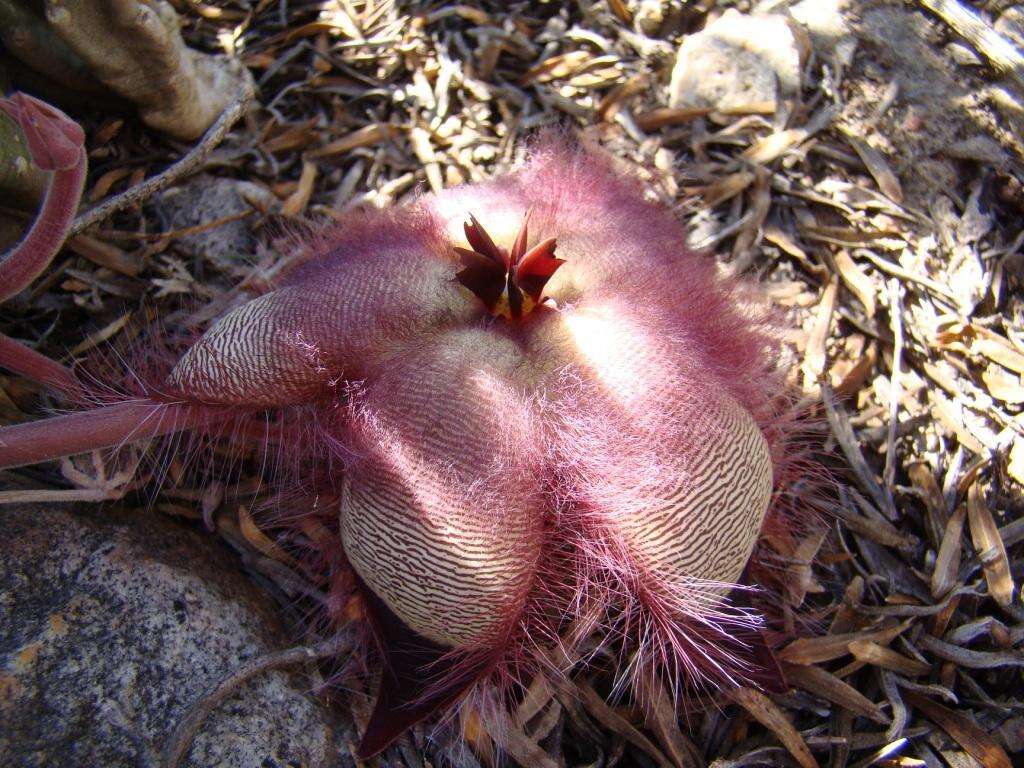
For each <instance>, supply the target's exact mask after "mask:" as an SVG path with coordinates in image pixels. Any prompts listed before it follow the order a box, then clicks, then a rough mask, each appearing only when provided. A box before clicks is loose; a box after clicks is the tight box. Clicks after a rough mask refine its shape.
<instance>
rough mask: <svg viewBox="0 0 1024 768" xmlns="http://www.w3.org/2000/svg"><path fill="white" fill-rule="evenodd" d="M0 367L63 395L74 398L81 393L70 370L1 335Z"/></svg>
mask: <svg viewBox="0 0 1024 768" xmlns="http://www.w3.org/2000/svg"><path fill="white" fill-rule="evenodd" d="M0 367H3V368H6V369H7V370H9V371H10V372H11V373H16V374H18V375H19V376H24V377H25V378H26V379H31V380H32V381H36V382H39V383H40V384H42V385H43V386H46V387H50V388H51V389H55V390H57V391H58V392H62V393H64V394H65V395H70V396H72V397H74V396H76V395H79V394H81V391H82V385H81V384H80V383H79V381H78V378H77V377H76V376H75V374H74V373H73V372H72V370H71V369H70V368H68V367H67V366H64V365H61V364H60V363H58V362H57V361H55V360H51V359H50V358H48V357H47V356H46V355H41V354H39V353H38V352H36V351H35V350H34V349H31V348H29V347H26V346H25V345H24V344H22V343H21V342H18V341H15V340H14V339H12V338H10V337H9V336H4V335H3V334H0Z"/></svg>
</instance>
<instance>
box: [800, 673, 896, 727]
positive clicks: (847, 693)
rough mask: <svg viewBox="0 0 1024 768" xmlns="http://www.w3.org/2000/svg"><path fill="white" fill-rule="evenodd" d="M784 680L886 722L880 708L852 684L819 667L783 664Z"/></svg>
mask: <svg viewBox="0 0 1024 768" xmlns="http://www.w3.org/2000/svg"><path fill="white" fill-rule="evenodd" d="M785 672H786V680H788V681H789V682H790V683H792V684H793V685H795V686H796V687H797V688H800V689H802V690H805V691H807V692H808V693H813V694H814V695H815V696H818V697H819V698H822V699H825V701H831V702H832V703H833V704H838V705H839V706H840V707H843V708H844V709H846V710H849V711H850V712H853V713H854V714H857V715H862V716H864V717H866V718H868V719H870V720H874V721H875V722H876V723H882V724H885V723H888V722H889V718H887V717H886V716H885V713H884V712H882V710H881V708H880V707H879V706H878V705H877V704H875V703H874V702H873V701H871V700H870V699H869V698H867V697H866V696H865V695H864V694H862V693H861V692H860V691H858V690H857V689H856V688H854V687H853V686H851V685H849V684H848V683H846V682H845V681H843V680H840V679H839V678H838V677H836V676H835V675H833V674H832V673H831V672H827V671H825V670H824V669H822V668H821V667H815V666H802V665H798V664H786V665H785Z"/></svg>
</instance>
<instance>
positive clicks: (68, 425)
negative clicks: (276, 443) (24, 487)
mask: <svg viewBox="0 0 1024 768" xmlns="http://www.w3.org/2000/svg"><path fill="white" fill-rule="evenodd" d="M230 416H231V414H229V413H225V412H224V411H221V410H217V409H211V408H204V407H202V406H195V405H187V404H184V403H156V402H153V401H152V400H141V401H135V402H128V403H118V404H116V405H108V406H104V407H102V408H96V409H94V410H91V411H82V412H81V413H69V414H67V415H65V416H54V417H53V418H49V419H41V420H39V421H30V422H28V423H26V424H15V425H13V426H9V427H0V469H9V468H11V467H20V466H23V465H25V464H36V463H38V462H40V461H49V460H51V459H57V458H60V457H62V456H73V455H74V454H76V453H85V452H86V451H95V450H98V449H100V448H110V447H113V446H118V445H123V444H126V443H132V442H136V441H138V440H146V439H148V438H152V437H159V436H161V435H169V434H171V433H172V432H180V431H182V430H186V429H196V428H199V427H204V426H207V425H209V424H213V423H216V422H218V421H222V420H224V419H226V418H230Z"/></svg>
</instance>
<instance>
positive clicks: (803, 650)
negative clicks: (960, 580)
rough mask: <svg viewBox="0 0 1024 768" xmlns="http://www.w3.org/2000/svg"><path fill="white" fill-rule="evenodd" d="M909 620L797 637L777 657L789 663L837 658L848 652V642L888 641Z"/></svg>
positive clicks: (904, 628)
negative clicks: (834, 632) (833, 633)
mask: <svg viewBox="0 0 1024 768" xmlns="http://www.w3.org/2000/svg"><path fill="white" fill-rule="evenodd" d="M910 625H911V622H909V621H908V622H906V623H903V624H898V625H896V626H893V627H886V628H885V629H878V630H874V631H871V630H865V631H864V632H848V633H844V634H841V635H825V636H824V637H801V638H797V639H796V640H794V641H793V642H791V643H790V644H789V645H787V646H786V647H785V648H783V649H782V650H781V651H779V659H780V660H782V661H788V662H790V663H791V664H804V665H808V664H820V663H822V662H823V661H832V660H833V659H839V658H842V657H843V656H846V655H847V654H849V653H850V643H852V642H853V641H855V640H873V641H875V642H877V643H889V642H892V640H893V639H894V638H896V637H898V636H899V635H900V634H901V633H902V632H904V631H905V630H906V629H907V628H908V627H910Z"/></svg>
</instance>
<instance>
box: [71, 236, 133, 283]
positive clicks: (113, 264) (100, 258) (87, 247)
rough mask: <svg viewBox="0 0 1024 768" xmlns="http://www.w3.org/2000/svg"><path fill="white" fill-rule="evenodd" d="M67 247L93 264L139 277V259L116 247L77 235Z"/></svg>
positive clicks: (89, 237) (90, 237) (93, 238)
mask: <svg viewBox="0 0 1024 768" xmlns="http://www.w3.org/2000/svg"><path fill="white" fill-rule="evenodd" d="M67 245H68V247H69V248H70V249H71V250H72V251H74V252H75V253H77V254H78V255H79V256H84V257H85V258H87V259H88V260H89V261H91V262H92V263H93V264H98V265H99V266H101V267H106V268H107V269H109V270H112V271H114V272H119V273H120V274H122V275H126V276H127V277H137V276H138V274H139V261H138V259H136V258H133V257H131V256H129V255H128V254H127V253H125V252H124V251H123V250H121V249H120V248H118V247H117V246H116V245H111V244H110V243H105V242H103V241H102V240H97V239H96V238H95V237H92V236H91V235H75V236H74V237H73V238H71V239H70V240H69V241H68V243H67Z"/></svg>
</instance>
